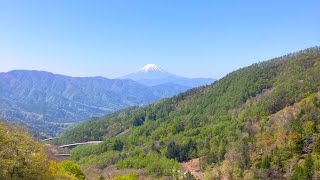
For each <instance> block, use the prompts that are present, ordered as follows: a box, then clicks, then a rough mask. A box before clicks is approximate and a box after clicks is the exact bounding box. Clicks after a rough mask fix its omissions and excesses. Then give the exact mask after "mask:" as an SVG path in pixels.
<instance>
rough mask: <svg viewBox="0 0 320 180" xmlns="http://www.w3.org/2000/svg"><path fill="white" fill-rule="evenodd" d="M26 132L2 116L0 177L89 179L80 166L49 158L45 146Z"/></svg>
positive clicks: (17, 178)
mask: <svg viewBox="0 0 320 180" xmlns="http://www.w3.org/2000/svg"><path fill="white" fill-rule="evenodd" d="M24 131H25V129H22V128H19V127H17V126H14V125H9V124H6V123H4V122H3V120H1V119H0V137H1V138H0V168H1V171H0V179H3V180H30V179H35V180H37V179H39V180H41V179H66V180H69V179H70V180H81V179H85V177H84V174H83V173H82V171H81V169H80V166H79V165H77V164H75V163H73V162H71V161H65V162H62V163H56V162H54V161H50V160H48V158H47V155H46V154H45V150H44V145H43V144H41V143H39V142H37V141H35V140H34V139H32V138H31V137H30V136H29V135H28V134H26V133H24Z"/></svg>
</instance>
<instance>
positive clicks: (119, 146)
mask: <svg viewBox="0 0 320 180" xmlns="http://www.w3.org/2000/svg"><path fill="white" fill-rule="evenodd" d="M123 146H124V144H123V142H122V141H121V140H119V139H117V140H116V141H115V142H114V144H113V150H115V151H122V149H123Z"/></svg>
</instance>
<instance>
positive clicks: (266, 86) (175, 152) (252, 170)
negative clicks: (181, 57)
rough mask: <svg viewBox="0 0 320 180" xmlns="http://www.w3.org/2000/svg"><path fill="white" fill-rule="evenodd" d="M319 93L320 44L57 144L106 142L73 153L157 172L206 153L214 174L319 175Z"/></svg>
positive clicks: (91, 161) (89, 160) (78, 130)
mask: <svg viewBox="0 0 320 180" xmlns="http://www.w3.org/2000/svg"><path fill="white" fill-rule="evenodd" d="M319 90H320V48H319V47H314V48H310V49H306V50H303V51H300V52H297V53H293V54H289V55H286V56H283V57H280V58H275V59H273V60H270V61H266V62H262V63H257V64H253V65H251V66H249V67H246V68H242V69H239V70H237V71H235V72H232V73H230V74H228V75H227V76H226V77H224V78H222V79H221V80H219V81H217V82H216V83H214V84H213V85H210V86H204V87H200V88H196V89H192V90H189V91H187V92H186V93H183V94H180V95H178V96H175V97H173V98H170V99H165V100H162V101H160V102H157V103H155V104H152V105H149V106H147V107H145V108H134V109H128V110H125V111H119V112H117V113H114V114H112V115H109V116H105V117H103V118H100V119H96V120H91V121H89V122H86V123H83V124H80V125H79V126H76V127H74V128H72V129H70V130H69V131H67V132H66V133H65V134H63V135H62V136H61V138H60V139H57V140H55V143H66V142H72V141H82V140H94V139H106V141H105V142H104V143H102V144H100V145H96V146H88V147H82V148H81V147H79V148H76V149H74V150H73V152H72V158H73V159H75V160H80V162H82V163H84V164H86V165H99V167H102V168H103V167H105V166H108V165H110V164H115V163H116V164H117V166H118V167H119V168H128V167H130V168H132V167H133V168H145V169H146V170H147V171H148V172H149V173H151V174H155V175H157V176H162V175H174V172H175V171H168V167H170V168H171V170H174V169H175V165H174V164H172V162H171V161H172V160H175V161H178V162H184V161H187V160H190V159H193V158H197V157H200V160H201V163H200V164H201V167H200V168H201V169H203V170H204V169H208V172H207V173H206V174H207V176H208V178H209V179H214V178H217V179H255V178H256V179H290V178H293V179H299V178H300V179H308V178H309V179H310V177H312V176H313V177H314V178H318V177H319V176H318V175H319V173H320V168H319V167H320V166H319V164H320V162H319V155H320V154H319V153H320V150H319V148H320V143H319V142H320V136H319V133H320V128H319V127H320V118H319V117H320V109H319V107H320V106H319V105H320V97H319V94H316V93H317V92H318V91H319ZM284 112H285V113H284ZM86 129H91V131H90V132H89V131H86ZM118 145H121V146H118ZM118 147H121V148H118ZM110 152H113V156H110V155H109V154H108V153H110ZM157 158H160V159H161V160H160V159H157ZM162 158H164V159H162ZM110 159H112V160H113V161H112V162H111V161H110ZM143 159H149V160H150V162H149V161H147V162H145V161H143ZM169 159H171V160H169ZM139 162H141V163H139ZM165 164H168V166H166V165H165ZM154 167H157V168H154ZM170 168H169V169H170Z"/></svg>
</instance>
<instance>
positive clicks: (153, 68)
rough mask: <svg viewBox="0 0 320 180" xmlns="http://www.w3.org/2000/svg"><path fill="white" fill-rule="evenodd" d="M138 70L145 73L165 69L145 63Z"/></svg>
mask: <svg viewBox="0 0 320 180" xmlns="http://www.w3.org/2000/svg"><path fill="white" fill-rule="evenodd" d="M138 72H144V73H146V72H165V71H164V70H162V69H161V68H159V67H158V66H157V65H155V64H147V65H145V66H144V67H143V68H141V69H140V70H139V71H138Z"/></svg>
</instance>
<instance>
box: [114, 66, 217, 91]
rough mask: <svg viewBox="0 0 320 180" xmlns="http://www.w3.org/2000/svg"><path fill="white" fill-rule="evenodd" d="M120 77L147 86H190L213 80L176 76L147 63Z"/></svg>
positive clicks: (212, 80) (209, 82)
mask: <svg viewBox="0 0 320 180" xmlns="http://www.w3.org/2000/svg"><path fill="white" fill-rule="evenodd" d="M120 79H132V80H134V81H137V82H139V83H141V84H144V85H147V86H155V85H160V84H166V83H171V84H176V85H180V86H187V87H191V88H193V87H198V86H201V85H205V84H211V83H212V82H214V79H212V78H185V77H181V76H177V75H174V74H171V73H168V72H166V71H164V70H163V69H161V68H160V67H158V66H157V65H155V64H147V65H146V66H144V67H143V68H141V69H140V70H139V71H138V72H136V73H132V74H129V75H126V76H123V77H120Z"/></svg>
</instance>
